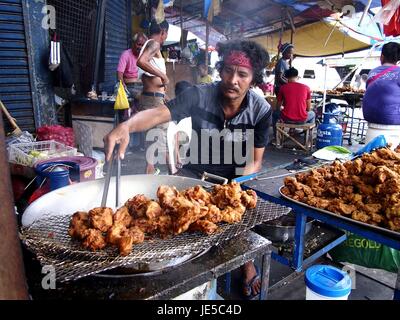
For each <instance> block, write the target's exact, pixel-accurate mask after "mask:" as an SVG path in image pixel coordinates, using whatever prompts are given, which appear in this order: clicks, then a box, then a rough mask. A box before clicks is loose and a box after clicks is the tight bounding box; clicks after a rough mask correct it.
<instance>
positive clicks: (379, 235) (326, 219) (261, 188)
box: [243, 170, 400, 300]
mask: <svg viewBox="0 0 400 320" xmlns="http://www.w3.org/2000/svg"><path fill="white" fill-rule="evenodd" d="M278 172H279V171H278ZM281 172H285V171H283V170H282V171H281ZM275 173H276V172H275ZM286 173H287V171H286ZM278 177H280V176H277V178H274V179H270V180H263V181H257V180H253V181H250V182H247V183H246V184H245V185H244V186H243V188H244V189H245V188H251V189H253V190H255V191H256V192H257V194H258V196H259V197H261V198H262V199H264V200H267V201H270V202H273V203H277V204H280V205H284V206H287V207H290V208H292V209H293V210H294V212H295V214H296V229H295V239H294V243H295V248H294V252H293V257H292V258H291V259H287V258H285V257H283V256H280V255H278V254H277V253H275V252H272V256H271V257H272V258H273V259H275V260H277V261H279V262H281V263H282V264H285V265H287V266H290V267H292V268H293V269H294V270H295V271H296V272H300V271H302V269H303V267H304V266H305V265H308V264H310V263H312V262H313V261H315V260H316V259H318V258H319V257H321V256H322V255H324V254H325V253H327V252H328V251H329V250H331V249H332V248H334V247H335V246H337V245H339V244H340V243H342V242H343V241H345V240H346V235H345V234H344V235H343V236H341V237H339V238H337V239H336V240H334V241H333V242H331V243H329V244H328V245H326V246H325V247H323V248H321V249H319V250H318V251H317V252H315V253H313V254H312V255H311V256H310V257H308V258H307V259H304V242H305V228H306V221H307V218H308V217H310V218H313V219H316V220H318V221H321V222H323V223H325V224H327V225H329V226H332V227H335V228H338V229H342V230H347V231H349V232H351V233H354V234H357V235H360V236H362V237H365V238H367V239H370V240H373V241H376V242H378V243H381V244H383V245H386V246H388V247H391V248H393V249H396V250H400V235H399V236H398V237H397V236H393V235H391V234H386V233H384V232H381V231H379V230H376V229H373V228H368V227H366V226H363V225H360V224H358V223H357V222H356V221H354V222H352V221H348V220H344V219H343V218H341V217H340V216H335V215H329V214H326V213H323V212H320V211H318V210H313V209H310V208H307V207H305V206H302V205H299V204H297V203H294V202H292V201H288V200H286V199H284V198H280V197H278V195H279V191H278V190H279V187H280V186H282V184H283V182H282V181H283V179H279V178H278ZM266 181H268V182H266ZM266 192H268V193H266ZM271 194H273V195H271ZM274 195H277V196H274ZM394 299H395V300H400V269H399V271H398V277H397V284H396V289H395V295H394Z"/></svg>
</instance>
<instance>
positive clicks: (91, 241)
mask: <svg viewBox="0 0 400 320" xmlns="http://www.w3.org/2000/svg"><path fill="white" fill-rule="evenodd" d="M82 245H83V246H84V247H85V248H87V249H89V250H92V251H96V250H101V249H104V248H105V247H106V245H107V243H106V240H105V239H104V237H103V234H102V233H101V231H100V230H97V229H88V230H87V235H86V237H85V239H84V241H83V243H82Z"/></svg>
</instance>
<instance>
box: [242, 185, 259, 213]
mask: <svg viewBox="0 0 400 320" xmlns="http://www.w3.org/2000/svg"><path fill="white" fill-rule="evenodd" d="M240 199H241V201H242V204H243V205H244V206H245V207H246V208H247V209H254V208H255V207H256V206H257V193H256V192H255V191H254V190H246V191H243V192H242V196H241V198H240Z"/></svg>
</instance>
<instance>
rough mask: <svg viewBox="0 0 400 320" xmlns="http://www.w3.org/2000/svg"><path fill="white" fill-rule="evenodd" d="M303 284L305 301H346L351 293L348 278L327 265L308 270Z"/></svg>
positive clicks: (345, 274) (338, 270) (349, 279)
mask: <svg viewBox="0 0 400 320" xmlns="http://www.w3.org/2000/svg"><path fill="white" fill-rule="evenodd" d="M305 283H306V286H307V289H306V290H307V291H306V300H347V298H348V297H349V294H350V292H351V278H350V276H349V275H348V274H347V273H346V272H344V271H342V270H340V269H338V268H335V267H332V266H328V265H315V266H312V267H310V268H308V269H307V271H306V274H305Z"/></svg>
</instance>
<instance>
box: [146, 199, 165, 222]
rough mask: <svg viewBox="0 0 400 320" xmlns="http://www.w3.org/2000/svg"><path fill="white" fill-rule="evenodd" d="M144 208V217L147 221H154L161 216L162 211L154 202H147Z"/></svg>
mask: <svg viewBox="0 0 400 320" xmlns="http://www.w3.org/2000/svg"><path fill="white" fill-rule="evenodd" d="M145 207H146V209H145V215H146V217H147V218H148V219H149V220H153V219H156V218H158V217H159V216H161V215H162V214H163V210H162V209H161V207H160V205H159V204H158V202H156V201H149V202H147V204H146V205H145Z"/></svg>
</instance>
